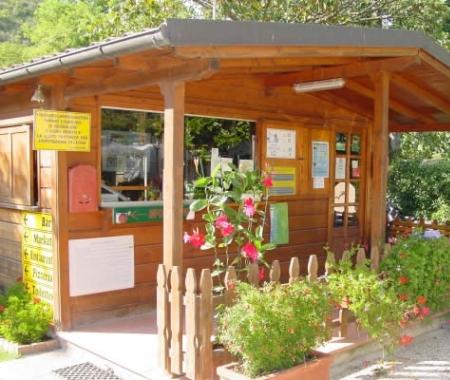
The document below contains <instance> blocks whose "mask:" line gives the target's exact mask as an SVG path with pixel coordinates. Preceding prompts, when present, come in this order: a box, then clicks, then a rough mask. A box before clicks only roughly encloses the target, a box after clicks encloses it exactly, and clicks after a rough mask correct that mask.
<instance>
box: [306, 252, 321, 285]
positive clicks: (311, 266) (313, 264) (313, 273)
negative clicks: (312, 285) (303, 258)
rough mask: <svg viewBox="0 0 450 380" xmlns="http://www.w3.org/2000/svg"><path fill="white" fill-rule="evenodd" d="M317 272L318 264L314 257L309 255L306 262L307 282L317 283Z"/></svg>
mask: <svg viewBox="0 0 450 380" xmlns="http://www.w3.org/2000/svg"><path fill="white" fill-rule="evenodd" d="M318 271H319V262H318V261H317V256H316V255H310V256H309V260H308V277H307V278H308V281H311V282H312V281H317V272H318Z"/></svg>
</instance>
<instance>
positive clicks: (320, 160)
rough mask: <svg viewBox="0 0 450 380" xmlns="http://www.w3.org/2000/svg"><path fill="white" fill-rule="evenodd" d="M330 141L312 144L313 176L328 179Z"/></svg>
mask: <svg viewBox="0 0 450 380" xmlns="http://www.w3.org/2000/svg"><path fill="white" fill-rule="evenodd" d="M328 146H329V144H328V141H313V142H312V176H313V178H316V177H323V178H328V176H329V167H330V164H329V149H328Z"/></svg>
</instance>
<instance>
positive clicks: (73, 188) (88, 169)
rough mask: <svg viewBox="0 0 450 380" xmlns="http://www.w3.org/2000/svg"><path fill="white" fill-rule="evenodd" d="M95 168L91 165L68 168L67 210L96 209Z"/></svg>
mask: <svg viewBox="0 0 450 380" xmlns="http://www.w3.org/2000/svg"><path fill="white" fill-rule="evenodd" d="M96 185H97V170H96V169H95V167H94V166H92V165H77V166H74V167H72V168H70V169H69V212H71V213H75V212H90V211H97V209H98V195H97V186H96Z"/></svg>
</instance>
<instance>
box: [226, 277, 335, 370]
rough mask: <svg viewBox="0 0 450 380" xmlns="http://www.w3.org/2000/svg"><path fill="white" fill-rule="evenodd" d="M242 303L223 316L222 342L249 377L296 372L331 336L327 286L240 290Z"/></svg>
mask: <svg viewBox="0 0 450 380" xmlns="http://www.w3.org/2000/svg"><path fill="white" fill-rule="evenodd" d="M237 293H238V297H237V302H236V303H235V304H234V305H233V306H231V307H228V308H224V309H223V310H222V312H221V313H220V316H219V340H220V341H221V342H222V343H223V344H224V345H225V347H226V348H227V349H228V351H229V352H230V353H232V354H233V355H236V356H237V357H238V358H239V360H240V363H241V370H242V372H243V373H245V374H246V375H248V376H258V375H261V374H265V373H270V372H274V371H277V370H281V369H285V368H290V367H293V366H295V365H297V364H299V363H302V362H304V361H305V360H307V359H308V357H309V355H311V350H312V349H313V348H314V347H316V346H318V345H320V344H321V343H323V342H324V341H325V340H326V339H327V336H328V334H327V333H328V331H327V327H326V318H327V316H328V315H329V313H330V304H329V301H328V295H327V294H326V290H325V288H324V286H323V285H320V284H317V283H308V282H305V281H296V282H293V283H291V284H288V285H279V284H265V285H264V286H263V287H262V288H260V289H257V288H255V287H252V286H251V285H248V284H244V283H240V284H238V285H237Z"/></svg>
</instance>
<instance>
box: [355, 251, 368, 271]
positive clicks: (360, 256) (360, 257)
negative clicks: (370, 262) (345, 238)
mask: <svg viewBox="0 0 450 380" xmlns="http://www.w3.org/2000/svg"><path fill="white" fill-rule="evenodd" d="M365 261H366V251H365V250H364V248H363V247H361V248H359V249H358V252H357V253H356V266H357V267H360V266H362V265H364V262H365Z"/></svg>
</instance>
